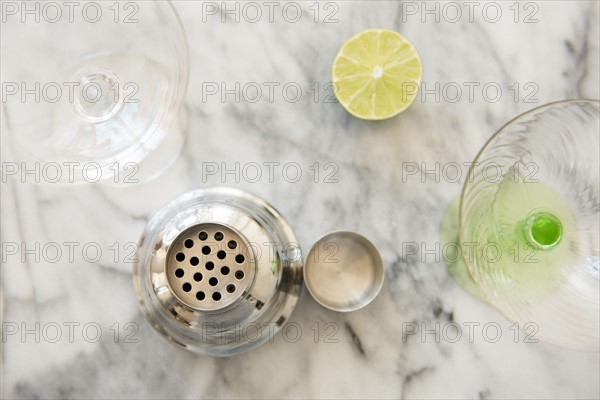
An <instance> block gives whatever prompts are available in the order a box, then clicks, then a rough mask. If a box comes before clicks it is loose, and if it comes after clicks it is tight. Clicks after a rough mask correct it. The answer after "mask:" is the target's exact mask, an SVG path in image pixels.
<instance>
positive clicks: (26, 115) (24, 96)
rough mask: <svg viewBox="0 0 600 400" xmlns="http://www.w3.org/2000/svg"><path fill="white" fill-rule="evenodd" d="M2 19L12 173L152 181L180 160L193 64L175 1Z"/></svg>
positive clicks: (5, 151)
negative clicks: (180, 122)
mask: <svg viewBox="0 0 600 400" xmlns="http://www.w3.org/2000/svg"><path fill="white" fill-rule="evenodd" d="M2 18H3V21H2V35H1V46H2V47H1V49H2V50H1V53H2V54H1V56H2V57H1V71H2V74H1V75H2V76H1V79H2V92H3V93H2V96H3V99H2V100H3V101H2V120H3V121H2V158H3V166H5V167H7V168H9V167H10V174H12V175H17V176H18V177H27V178H29V179H27V181H34V182H37V183H85V182H98V181H102V182H115V183H122V182H123V181H124V180H125V179H126V178H127V177H129V178H132V179H130V180H131V181H132V182H134V181H144V180H148V179H151V178H153V177H155V176H157V175H158V174H159V173H160V172H162V171H163V170H164V169H166V168H167V167H168V166H169V165H170V163H171V162H172V161H174V159H175V158H176V157H177V155H178V154H179V152H180V150H181V148H182V145H183V135H182V134H181V132H180V131H177V130H176V129H172V128H173V126H174V122H175V121H176V116H177V113H178V111H179V109H180V107H181V104H182V102H183V98H184V95H185V91H186V88H187V83H188V74H189V60H188V45H187V39H186V36H185V32H184V29H183V26H182V24H181V21H180V19H179V16H178V15H177V12H176V11H175V9H174V8H173V6H172V4H171V3H170V2H167V1H141V2H126V3H125V2H104V1H100V2H87V1H83V2H70V3H69V2H66V3H61V2H58V3H57V2H51V1H36V2H7V3H6V4H5V3H3V15H2ZM15 168H16V170H17V171H16V172H15ZM23 171H33V172H32V173H31V174H30V175H27V174H25V175H23ZM35 174H37V176H36V177H35V178H31V175H34V176H35Z"/></svg>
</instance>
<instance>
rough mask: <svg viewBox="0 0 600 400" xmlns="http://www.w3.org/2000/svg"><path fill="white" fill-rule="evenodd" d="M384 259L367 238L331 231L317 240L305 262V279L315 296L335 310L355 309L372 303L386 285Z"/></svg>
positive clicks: (345, 232) (309, 289) (318, 300)
mask: <svg viewBox="0 0 600 400" xmlns="http://www.w3.org/2000/svg"><path fill="white" fill-rule="evenodd" d="M383 277H384V274H383V262H382V260H381V256H380V255H379V251H378V250H377V248H376V247H375V245H373V243H371V242H370V241H369V240H368V239H367V238H365V237H364V236H361V235H359V234H357V233H354V232H349V231H339V232H332V233H329V234H327V235H325V236H323V237H322V238H321V239H319V240H318V241H317V243H315V245H314V246H313V247H312V248H311V250H310V251H309V253H308V256H307V257H306V261H305V264H304V282H305V283H306V287H307V288H308V291H309V292H310V294H311V295H312V297H313V298H314V299H315V300H316V301H317V302H318V303H319V304H321V305H322V306H324V307H326V308H329V309H330V310H334V311H342V312H347V311H354V310H358V309H360V308H362V307H364V306H366V305H367V304H369V303H370V302H371V301H372V300H373V299H374V298H375V297H376V296H377V294H378V293H379V291H380V289H381V286H382V285H383Z"/></svg>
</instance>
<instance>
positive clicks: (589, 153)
mask: <svg viewBox="0 0 600 400" xmlns="http://www.w3.org/2000/svg"><path fill="white" fill-rule="evenodd" d="M599 137H600V102H598V101H590V100H568V101H561V102H556V103H551V104H547V105H544V106H541V107H539V108H536V109H534V110H531V111H529V112H526V113H525V114H522V115H520V116H518V117H516V118H515V119H513V120H512V121H510V122H509V123H507V124H506V125H505V126H504V127H502V128H501V129H500V130H499V131H498V132H497V133H496V134H495V135H494V136H492V138H490V140H489V141H488V142H487V143H486V144H485V146H484V147H483V148H482V149H481V151H480V152H479V154H478V155H477V157H476V158H475V160H474V163H473V164H472V166H471V169H470V171H469V174H468V179H467V181H466V182H465V185H464V187H463V191H462V194H461V196H460V200H459V202H458V203H456V202H455V203H454V204H452V205H451V206H450V207H449V210H448V212H447V214H446V217H445V220H444V222H443V224H442V241H443V242H445V243H446V244H447V243H451V242H455V243H457V244H458V246H457V249H458V248H459V249H460V250H459V251H457V252H455V253H454V254H451V252H448V253H447V254H449V256H448V255H446V262H447V265H448V267H449V270H450V273H451V274H452V276H453V277H454V278H455V279H456V280H457V282H458V283H459V284H461V285H462V286H463V287H464V288H465V289H466V290H468V291H469V292H470V293H472V294H474V295H475V296H477V297H479V298H482V299H485V300H486V301H487V302H489V303H490V304H492V305H493V306H495V307H496V308H497V309H499V310H500V311H501V312H502V313H503V314H504V315H506V316H507V317H508V318H509V319H510V320H511V321H513V322H515V323H517V324H519V326H520V327H521V328H524V329H526V330H528V331H530V333H533V332H535V333H536V338H540V339H542V340H545V341H548V342H551V343H555V344H558V345H561V346H564V347H568V348H573V349H586V350H597V349H598V347H599V341H600V332H599V327H600V285H599V282H600V277H599V241H600V234H599V231H600V227H599V224H600V221H599V215H600V202H599V193H598V192H599V170H600V166H599V162H598V159H599V154H598V153H599V149H600V140H599Z"/></svg>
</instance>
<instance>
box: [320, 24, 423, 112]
mask: <svg viewBox="0 0 600 400" xmlns="http://www.w3.org/2000/svg"><path fill="white" fill-rule="evenodd" d="M331 73H332V80H333V83H334V87H335V90H336V93H335V94H336V96H337V98H338V100H339V102H340V104H341V105H342V106H343V107H344V108H345V109H346V110H347V111H348V112H349V113H350V114H352V115H354V116H355V117H358V118H362V119H368V120H381V119H387V118H391V117H393V116H395V115H397V114H399V113H400V112H402V111H404V110H406V109H407V108H408V107H409V106H410V105H411V104H412V103H413V101H414V100H415V98H416V95H417V90H418V87H419V84H420V83H421V76H422V66H421V58H420V57H419V54H418V53H417V50H416V49H415V46H413V44H412V43H411V42H409V41H408V40H407V39H406V38H405V37H404V36H402V35H401V34H400V33H398V32H396V31H393V30H390V29H368V30H366V31H363V32H361V33H359V34H358V35H356V36H354V37H352V38H350V39H348V41H346V43H344V45H343V46H342V48H341V49H340V51H339V52H338V54H337V56H336V57H335V60H334V62H333V68H332V71H331Z"/></svg>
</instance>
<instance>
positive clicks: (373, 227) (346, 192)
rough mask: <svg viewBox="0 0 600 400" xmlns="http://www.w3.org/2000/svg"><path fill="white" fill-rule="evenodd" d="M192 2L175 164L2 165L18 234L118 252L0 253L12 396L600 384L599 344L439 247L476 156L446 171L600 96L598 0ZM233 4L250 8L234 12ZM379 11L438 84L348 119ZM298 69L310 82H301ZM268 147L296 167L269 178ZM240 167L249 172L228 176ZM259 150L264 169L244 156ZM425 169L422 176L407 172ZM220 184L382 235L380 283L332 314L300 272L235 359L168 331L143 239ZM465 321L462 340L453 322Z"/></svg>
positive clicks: (495, 391) (494, 392)
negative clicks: (514, 306) (148, 310)
mask: <svg viewBox="0 0 600 400" xmlns="http://www.w3.org/2000/svg"><path fill="white" fill-rule="evenodd" d="M266 3H268V2H266ZM467 3H468V2H467ZM174 4H175V7H176V9H177V10H178V12H179V13H180V15H181V17H182V20H183V23H184V25H185V29H186V31H187V34H188V37H189V44H190V63H191V65H190V67H191V75H190V81H189V87H188V91H187V95H186V99H185V104H184V107H183V110H182V113H181V114H182V117H181V118H182V119H183V120H184V123H182V127H183V128H182V129H183V131H184V132H185V134H186V137H187V143H186V146H185V148H184V150H183V153H182V154H181V156H180V157H179V159H178V160H177V161H176V162H175V163H174V164H173V166H172V167H170V168H169V169H168V170H167V171H166V172H165V173H164V174H162V175H161V176H160V177H159V178H157V179H156V180H153V181H151V182H147V183H140V184H136V185H130V186H127V187H112V186H106V185H83V186H67V187H62V186H61V187H58V186H55V185H45V186H44V185H32V184H29V183H22V182H19V181H18V180H15V179H8V180H7V182H5V183H2V191H1V200H2V214H1V216H2V228H1V232H2V242H3V245H4V244H5V243H8V242H11V243H18V244H20V245H22V246H25V247H27V246H29V247H27V248H30V247H33V248H35V246H36V244H37V246H40V248H43V247H44V246H45V245H46V244H48V243H59V244H64V243H67V242H77V243H80V244H85V243H95V244H97V245H98V246H99V247H100V248H101V250H102V254H101V256H100V257H99V259H98V260H91V261H90V260H87V261H86V260H84V259H82V257H81V254H80V253H79V252H75V257H74V259H73V260H70V259H69V258H68V257H67V256H66V255H63V257H62V258H61V259H60V260H58V261H57V262H50V261H49V260H48V259H47V257H43V256H42V257H41V259H40V260H36V259H35V258H32V257H25V258H26V259H25V260H24V261H23V260H22V259H21V257H20V256H10V257H9V256H6V257H5V255H3V258H5V259H3V260H2V293H1V294H2V297H1V299H2V321H3V341H2V374H1V379H2V380H1V392H2V397H3V398H76V399H82V398H136V399H143V398H228V399H237V398H278V399H281V398H369V399H374V398H481V399H484V398H485V399H487V398H598V397H599V396H600V384H599V369H600V366H599V364H600V359H599V354H598V353H595V352H592V353H588V352H582V351H571V350H567V349H564V348H561V347H557V346H554V345H551V344H548V343H544V342H538V343H528V341H527V340H526V338H525V337H524V334H523V333H522V332H518V331H516V330H515V329H514V328H512V329H511V323H510V322H509V321H508V320H506V319H505V318H504V317H503V316H502V315H501V314H500V313H499V312H497V311H496V310H495V309H494V308H492V307H491V306H489V305H487V304H485V303H483V302H481V301H479V300H477V299H475V298H473V297H471V296H470V295H469V294H467V293H466V292H465V291H463V290H462V289H461V288H460V287H459V286H458V285H457V284H456V283H455V282H454V281H453V280H452V278H451V277H450V276H449V274H448V272H447V270H446V268H445V265H444V263H443V261H442V260H441V257H440V253H439V251H436V250H435V249H436V243H438V246H439V240H440V239H439V230H440V222H441V219H442V217H443V215H444V211H445V209H446V207H447V205H448V204H449V203H450V202H451V200H452V199H453V198H455V196H457V195H458V194H459V192H460V189H461V183H462V182H463V181H464V174H465V173H466V168H465V170H464V171H462V172H463V174H462V177H461V179H460V180H458V181H454V179H446V178H447V176H445V175H444V173H443V172H439V173H436V172H435V168H439V171H443V170H444V167H445V166H446V165H449V164H451V163H458V164H460V165H463V163H466V162H468V161H471V160H472V159H473V157H474V156H475V154H476V153H477V151H478V149H479V148H480V147H481V146H482V145H483V144H484V143H485V141H486V139H487V138H488V137H490V135H492V134H493V133H494V132H495V131H496V130H497V129H498V128H499V127H500V126H502V125H503V124H504V123H505V122H507V121H508V120H510V119H511V118H513V117H514V116H516V115H518V114H519V113H521V112H524V111H526V110H529V109H531V108H533V107H535V106H536V105H540V104H544V103H547V102H551V101H555V100H561V99H567V98H594V99H597V98H600V93H599V91H600V89H599V88H600V82H599V81H600V79H599V71H600V68H599V65H598V64H599V37H600V35H599V32H598V27H599V20H600V17H599V13H600V10H599V4H598V2H596V1H567V0H557V1H532V2H526V3H525V2H521V3H517V2H513V1H497V2H495V3H493V4H491V3H486V2H477V1H476V2H471V5H470V6H469V5H467V4H466V3H461V2H458V3H451V4H450V6H448V3H444V2H427V4H424V3H422V2H393V1H340V2H321V3H317V2H313V1H307V2H303V1H299V2H295V3H292V4H291V5H288V6H286V4H289V3H280V2H274V4H275V5H274V6H272V7H275V8H274V12H273V16H272V20H269V14H268V10H269V7H271V6H269V5H268V4H265V2H257V3H254V5H252V7H258V8H259V9H260V10H262V17H261V18H259V20H258V21H255V19H256V13H255V10H251V9H249V8H246V9H244V8H243V7H244V4H243V3H235V2H229V3H227V4H226V5H223V4H221V2H216V3H209V4H207V3H203V2H195V1H181V2H175V3H174ZM236 4H237V5H236ZM490 4H491V5H490ZM214 7H217V12H216V13H213V12H212V11H211V12H209V10H215V8H214ZM223 7H230V9H233V10H234V11H233V13H234V14H228V15H225V16H224V17H223V18H224V20H222V19H221V17H222V12H223ZM235 7H238V8H237V10H238V11H237V15H238V17H239V18H238V20H236V15H235V13H236V11H235V10H236V8H235ZM436 7H437V8H436ZM470 7H472V8H470ZM457 8H458V9H459V10H460V11H461V15H458V14H456V9H457ZM284 9H285V11H286V12H287V14H283V13H282V10H284ZM298 9H300V10H301V11H302V15H301V16H300V18H299V20H298V21H297V22H294V20H295V19H296V16H295V14H294V13H295V12H296V11H297V10H298ZM316 10H318V11H319V12H318V14H317V13H316ZM427 10H433V11H431V12H430V13H428V12H426V11H427ZM469 10H472V11H471V13H470V12H469ZM498 10H499V12H500V14H497V12H498ZM315 20H316V21H315ZM373 27H376V28H382V27H385V28H392V29H396V30H399V31H401V32H403V33H404V34H405V36H407V37H408V38H409V39H410V40H411V41H412V42H413V43H414V44H415V46H416V47H417V48H418V50H419V52H420V55H421V57H422V60H423V65H424V75H423V82H424V86H423V87H422V89H426V90H422V92H421V93H422V94H421V95H420V96H419V97H418V98H417V100H416V101H415V103H414V104H413V106H412V107H411V108H410V109H409V110H408V111H406V112H404V113H403V114H401V115H400V116H398V117H396V118H393V119H390V120H387V121H383V122H376V123H374V122H365V121H361V120H358V119H356V118H353V117H351V116H349V115H348V114H347V113H346V112H345V111H344V110H343V109H342V108H341V107H340V105H339V104H337V103H335V102H331V101H329V99H330V98H329V97H328V96H329V94H330V90H329V91H328V88H327V86H326V85H327V83H328V82H329V81H330V68H331V63H332V60H333V58H334V56H335V54H336V52H337V50H338V49H339V46H340V45H341V43H343V42H344V40H346V39H347V38H348V37H350V36H352V35H353V34H355V33H358V32H360V31H361V30H364V29H367V28H373ZM273 82H275V83H276V84H277V85H276V86H274V88H275V89H274V92H273V97H272V99H269V98H268V86H267V85H268V83H273ZM207 83H211V84H212V83H214V84H217V85H218V87H219V88H221V86H220V85H221V84H224V85H225V88H226V89H227V88H229V89H231V88H235V85H236V83H239V85H240V88H243V87H244V86H245V85H248V84H251V85H252V86H254V87H256V85H258V87H261V88H262V89H263V97H262V98H261V99H260V101H257V102H252V101H248V98H246V97H244V96H241V99H240V101H236V99H235V96H234V95H227V96H225V99H221V97H220V94H221V93H219V94H218V95H211V96H206V87H207V86H206V85H207ZM286 85H287V86H286ZM284 87H286V88H288V89H289V88H291V89H289V90H290V92H289V93H285V92H284V91H283V90H282V89H283V88H284ZM298 87H300V88H301V90H302V94H301V95H300V96H296V94H294V93H293V92H292V90H294V89H295V88H298ZM469 88H472V92H470V89H469ZM498 88H500V91H498ZM219 90H220V89H219ZM203 94H204V96H203ZM457 94H458V95H460V98H457ZM295 96H296V97H295ZM222 100H224V101H222ZM272 162H276V163H279V164H278V166H277V167H276V168H275V169H274V173H273V175H272V177H271V178H269V176H268V174H267V172H268V169H267V167H266V165H268V164H265V163H272ZM236 163H239V167H238V168H240V173H238V174H236V173H229V174H227V173H224V171H225V170H227V169H234V170H235V168H236ZM316 163H317V164H316ZM256 164H258V165H259V166H261V168H262V169H261V171H262V177H261V179H259V180H258V181H256V182H255V179H253V178H254V175H252V176H251V177H249V176H248V175H244V173H243V171H244V168H245V167H246V166H248V165H256ZM273 165H274V164H273ZM290 165H291V167H290ZM414 165H417V166H418V167H419V172H418V173H416V174H414V175H413V174H411V175H408V174H407V171H408V168H410V167H409V166H414ZM208 166H211V168H212V167H214V166H217V169H218V171H219V172H218V173H215V174H209V173H208V170H207V168H208ZM436 166H437V167H436ZM290 168H291V169H290ZM297 170H300V171H301V173H302V176H301V177H299V178H298V179H296V175H295V173H296V171H297ZM424 170H428V171H429V170H433V171H434V172H430V173H429V174H424V175H422V174H421V173H422V172H423V171H424ZM248 171H249V170H246V172H248ZM315 171H318V172H319V173H318V174H316V172H315ZM411 171H412V170H411ZM436 174H437V175H436ZM211 186H232V187H237V188H240V189H245V190H248V191H251V192H253V193H255V194H257V195H260V196H262V197H263V198H265V199H266V200H268V201H269V202H271V203H272V204H273V205H275V207H277V208H278V209H279V211H280V212H281V213H282V214H283V215H284V216H285V217H286V218H287V219H288V221H289V222H290V224H291V225H292V227H293V228H294V230H295V232H296V234H297V236H298V238H299V240H300V242H301V245H302V247H303V249H304V250H305V251H307V250H308V248H309V247H310V246H311V244H312V243H314V241H316V240H317V239H318V238H319V237H321V236H322V235H324V234H325V233H327V232H329V231H333V230H340V229H348V230H355V231H358V232H360V233H362V234H363V235H365V236H367V237H368V238H370V239H371V240H372V241H373V242H374V243H375V244H376V245H377V246H378V248H379V249H380V252H381V255H382V258H383V261H384V263H385V283H384V285H383V288H382V290H381V293H380V295H379V296H378V297H377V298H376V299H375V301H374V302H373V303H371V304H370V305H369V306H368V307H366V308H364V309H362V310H359V311H356V312H352V313H335V312H332V311H329V310H327V309H325V308H323V307H321V306H320V305H318V304H317V303H316V302H315V301H314V300H313V299H312V298H311V297H310V296H309V295H308V292H307V291H306V290H304V291H303V293H302V296H301V298H300V300H299V302H298V305H297V308H296V309H295V311H294V313H293V315H292V318H291V323H293V324H294V329H297V331H298V332H300V335H299V337H295V333H294V332H291V331H288V333H287V335H282V334H279V335H277V336H276V337H275V338H274V340H273V342H272V343H268V344H265V345H264V346H261V347H259V348H257V349H255V350H252V351H251V352H248V353H244V354H241V355H238V356H235V357H232V358H224V359H216V358H208V357H202V356H198V355H195V354H192V353H190V352H187V351H185V350H181V349H178V348H176V347H174V346H172V345H171V344H170V343H168V342H166V341H165V340H163V339H162V338H161V337H160V336H159V335H158V334H156V333H155V332H154V331H153V330H152V328H151V327H150V326H149V324H148V323H147V322H146V320H145V319H144V317H143V316H142V314H141V312H140V309H139V307H138V304H137V302H136V298H135V295H134V291H133V281H132V263H131V262H130V258H129V255H130V252H131V249H132V247H131V243H134V242H136V241H137V239H138V238H139V235H140V234H141V232H142V230H143V228H144V226H145V224H146V222H147V221H148V218H149V217H150V216H151V215H152V213H154V212H155V211H157V210H158V209H159V208H160V207H162V206H163V205H164V204H166V203H167V202H169V201H170V200H171V199H173V198H174V197H176V196H177V195H179V194H182V193H184V192H186V191H189V190H191V189H195V188H204V187H211ZM411 244H415V245H417V248H418V251H417V252H414V251H408V249H409V248H410V247H407V246H410V245H411ZM4 250H5V249H3V252H4ZM40 252H41V251H40ZM40 252H38V253H40ZM415 253H416V254H415ZM38 323H39V325H36V324H38ZM486 324H487V325H486ZM456 325H458V326H460V327H462V336H461V337H460V338H459V339H457V340H454V339H455V335H454V332H453V331H452V329H455V327H456ZM57 326H58V327H59V328H58V329H59V331H60V333H61V336H60V338H59V340H57V341H56V343H53V340H52V339H53V338H54V337H55V335H56V329H57ZM469 326H472V327H473V332H472V334H470V332H469V330H468V327H469ZM484 326H488V327H489V326H492V328H491V329H489V330H487V329H486V330H484ZM15 329H17V333H16V334H15V333H14V330H15ZM70 329H72V335H69V333H70ZM98 329H100V331H101V335H99V337H98V338H97V339H96V333H97V331H98ZM409 329H413V330H414V329H418V330H419V332H418V333H416V334H412V335H411V334H407V331H408V330H409ZM436 329H437V332H438V335H437V336H436V333H435V332H436ZM494 330H499V333H500V336H499V337H498V338H496V335H495V332H494ZM27 332H29V333H27ZM36 335H37V336H36ZM515 335H516V336H515Z"/></svg>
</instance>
